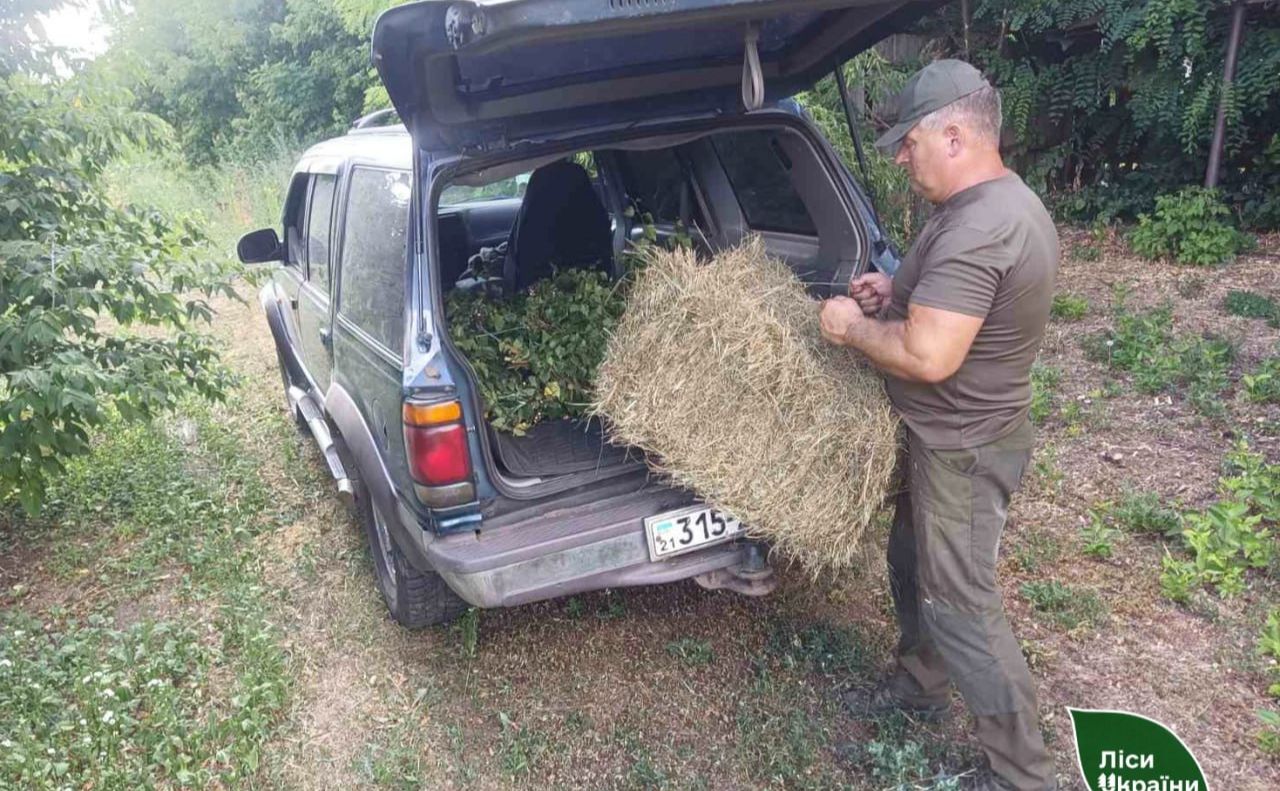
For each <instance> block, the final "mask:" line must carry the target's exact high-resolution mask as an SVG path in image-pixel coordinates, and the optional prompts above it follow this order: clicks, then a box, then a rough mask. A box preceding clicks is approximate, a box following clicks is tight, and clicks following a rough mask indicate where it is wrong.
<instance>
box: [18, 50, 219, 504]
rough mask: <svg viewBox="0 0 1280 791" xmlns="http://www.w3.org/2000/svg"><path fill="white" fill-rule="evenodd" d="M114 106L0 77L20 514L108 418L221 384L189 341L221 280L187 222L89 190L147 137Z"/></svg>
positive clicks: (154, 134)
mask: <svg viewBox="0 0 1280 791" xmlns="http://www.w3.org/2000/svg"><path fill="white" fill-rule="evenodd" d="M33 68H38V67H33ZM45 68H46V69H51V67H49V66H48V65H47V64H46V65H45ZM122 104H123V101H122V100H121V97H120V96H119V94H117V93H115V92H113V91H112V90H110V88H109V86H107V85H104V84H101V83H100V82H97V81H94V80H92V79H88V78H75V79H71V80H59V79H57V78H56V77H55V76H54V75H53V74H52V73H51V71H48V70H46V71H31V72H17V71H14V72H5V73H0V206H3V207H4V208H5V211H4V212H3V213H2V214H0V395H2V396H3V397H2V398H0V501H3V500H6V499H8V498H10V497H14V496H16V497H18V498H19V499H20V500H21V501H22V503H23V505H24V506H25V507H26V508H27V509H28V510H29V511H32V512H34V511H35V510H37V509H38V508H39V505H40V502H41V499H42V497H43V493H44V490H45V485H46V482H47V480H48V478H49V477H50V476H51V475H55V474H57V473H58V472H60V471H61V470H62V469H63V467H64V462H65V460H66V459H67V458H69V457H72V456H76V455H80V454H84V453H86V452H87V451H88V449H89V433H90V431H91V430H92V429H93V428H94V427H97V426H100V425H102V424H103V422H104V421H105V420H106V416H107V414H108V413H110V412H117V413H119V414H120V415H122V416H123V417H124V418H126V419H141V418H146V417H149V416H151V415H154V414H156V413H158V412H160V411H163V410H165V409H168V408H170V407H172V406H173V405H174V404H175V403H176V402H177V399H178V398H179V397H181V396H182V395H183V394H184V393H186V392H188V391H191V390H195V391H196V392H199V393H200V394H202V395H205V396H208V397H212V398H218V397H221V396H222V394H223V393H224V391H225V388H226V385H227V382H228V374H227V373H226V371H225V370H224V369H223V368H222V367H221V365H220V364H219V362H218V356H217V354H216V352H215V350H214V349H213V347H212V346H211V345H210V344H209V343H208V342H207V341H206V340H205V339H204V338H203V337H202V336H201V335H200V334H199V333H198V332H197V329H198V327H199V325H200V324H201V323H202V322H206V321H207V320H208V319H209V318H210V317H211V315H212V313H211V310H210V307H209V304H208V301H207V298H209V297H211V296H213V295H214V294H217V293H223V294H233V293H234V292H233V291H232V290H231V286H230V279H231V276H232V275H233V273H234V271H235V270H234V268H233V267H232V266H231V264H230V262H224V263H222V264H216V263H211V262H209V261H208V260H207V258H206V256H205V250H204V249H203V241H202V240H203V236H202V233H201V231H200V229H199V227H198V226H197V225H195V224H194V223H193V222H191V221H190V220H188V219H186V218H177V219H174V218H170V217H166V216H164V215H162V214H160V213H158V212H156V211H153V210H150V209H145V208H137V207H134V206H128V205H126V206H123V207H121V206H118V205H115V204H113V203H112V202H111V201H110V200H109V199H108V197H107V195H106V193H105V189H104V187H103V183H102V171H103V167H104V165H105V164H106V163H107V162H109V161H110V160H111V159H112V158H113V157H115V156H116V155H118V154H119V153H120V152H121V151H122V150H124V149H125V148H126V147H130V148H132V147H137V146H147V145H152V144H156V143H158V142H160V141H161V140H162V136H163V128H162V127H161V126H160V125H158V124H157V122H156V121H155V119H154V118H150V117H148V116H145V115H141V114H138V113H134V112H130V111H125V110H121V109H120V108H121V106H122ZM157 330H159V331H157Z"/></svg>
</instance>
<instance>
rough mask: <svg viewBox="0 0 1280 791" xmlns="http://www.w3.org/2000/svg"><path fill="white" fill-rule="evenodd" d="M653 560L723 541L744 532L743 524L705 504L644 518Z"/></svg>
mask: <svg viewBox="0 0 1280 791" xmlns="http://www.w3.org/2000/svg"><path fill="white" fill-rule="evenodd" d="M644 532H645V535H646V536H648V538H649V559H650V560H660V559H662V558H669V557H672V556H674V555H682V554H684V553H685V552H692V551H693V550H695V549H701V548H702V547H709V546H712V545H714V544H722V543H724V542H725V541H728V540H730V539H732V538H733V537H734V536H737V535H739V534H740V533H742V532H743V528H742V523H741V522H739V521H738V520H737V519H734V518H733V517H731V516H729V515H728V514H723V513H721V512H719V511H717V510H716V509H714V508H708V507H706V506H705V505H695V506H693V507H691V508H681V509H680V510H679V511H668V512H667V513H665V514H658V515H657V516H650V517H648V518H647V519H645V520H644Z"/></svg>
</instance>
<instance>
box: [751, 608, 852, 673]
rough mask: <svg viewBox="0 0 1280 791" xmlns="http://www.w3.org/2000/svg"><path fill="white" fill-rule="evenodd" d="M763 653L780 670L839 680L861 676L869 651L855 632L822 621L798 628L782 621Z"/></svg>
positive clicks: (771, 635) (776, 627)
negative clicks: (808, 672)
mask: <svg viewBox="0 0 1280 791" xmlns="http://www.w3.org/2000/svg"><path fill="white" fill-rule="evenodd" d="M765 652H766V654H767V655H769V656H771V657H774V658H776V659H777V660H778V661H779V662H780V663H781V664H782V666H783V667H787V668H805V669H808V670H811V671H815V672H818V673H822V674H824V675H837V676H841V677H846V676H849V675H855V674H860V673H864V672H866V670H867V669H868V668H869V667H870V663H871V651H870V648H869V647H868V644H867V640H866V637H865V636H864V635H863V634H862V633H861V632H860V631H859V630H857V629H856V628H854V627H851V626H836V625H834V624H830V623H826V622H823V621H819V622H816V623H812V624H808V625H806V626H804V627H802V628H800V629H796V628H795V627H794V626H792V625H791V624H789V623H785V622H780V623H778V624H776V625H775V626H774V628H773V631H772V632H771V633H770V635H769V640H768V642H767V644H766V646H765Z"/></svg>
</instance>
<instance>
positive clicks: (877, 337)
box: [844, 320, 939, 382]
mask: <svg viewBox="0 0 1280 791" xmlns="http://www.w3.org/2000/svg"><path fill="white" fill-rule="evenodd" d="M908 333H909V328H908V326H907V322H905V321H885V320H877V321H863V322H859V323H858V324H855V325H853V326H851V327H850V328H849V330H848V332H846V333H845V336H844V345H845V346H848V347H850V348H853V349H857V350H858V351H860V352H862V353H863V354H865V355H866V356H867V358H868V359H869V360H871V362H872V364H873V365H875V366H876V367H877V368H879V369H880V370H882V371H884V372H886V373H888V374H890V375H892V376H895V377H897V378H898V379H906V380H908V381H911V382H936V381H938V380H939V376H938V373H939V372H937V371H934V370H933V367H932V366H931V365H930V364H929V362H928V361H927V360H925V359H923V358H921V357H919V356H917V355H915V354H912V352H911V349H910V343H909V338H908Z"/></svg>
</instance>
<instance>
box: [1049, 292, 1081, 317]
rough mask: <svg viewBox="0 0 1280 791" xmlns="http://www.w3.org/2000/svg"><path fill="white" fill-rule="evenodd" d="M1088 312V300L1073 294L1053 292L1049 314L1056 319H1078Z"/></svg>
mask: <svg viewBox="0 0 1280 791" xmlns="http://www.w3.org/2000/svg"><path fill="white" fill-rule="evenodd" d="M1088 313H1089V300H1087V299H1085V298H1084V297H1078V296H1075V295H1074V294H1055V295H1054V297H1053V306H1052V307H1051V308H1050V309H1049V315H1050V316H1052V317H1053V318H1055V319H1057V320H1058V321H1079V320H1080V319H1083V318H1084V317H1085V316H1086V315H1088Z"/></svg>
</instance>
